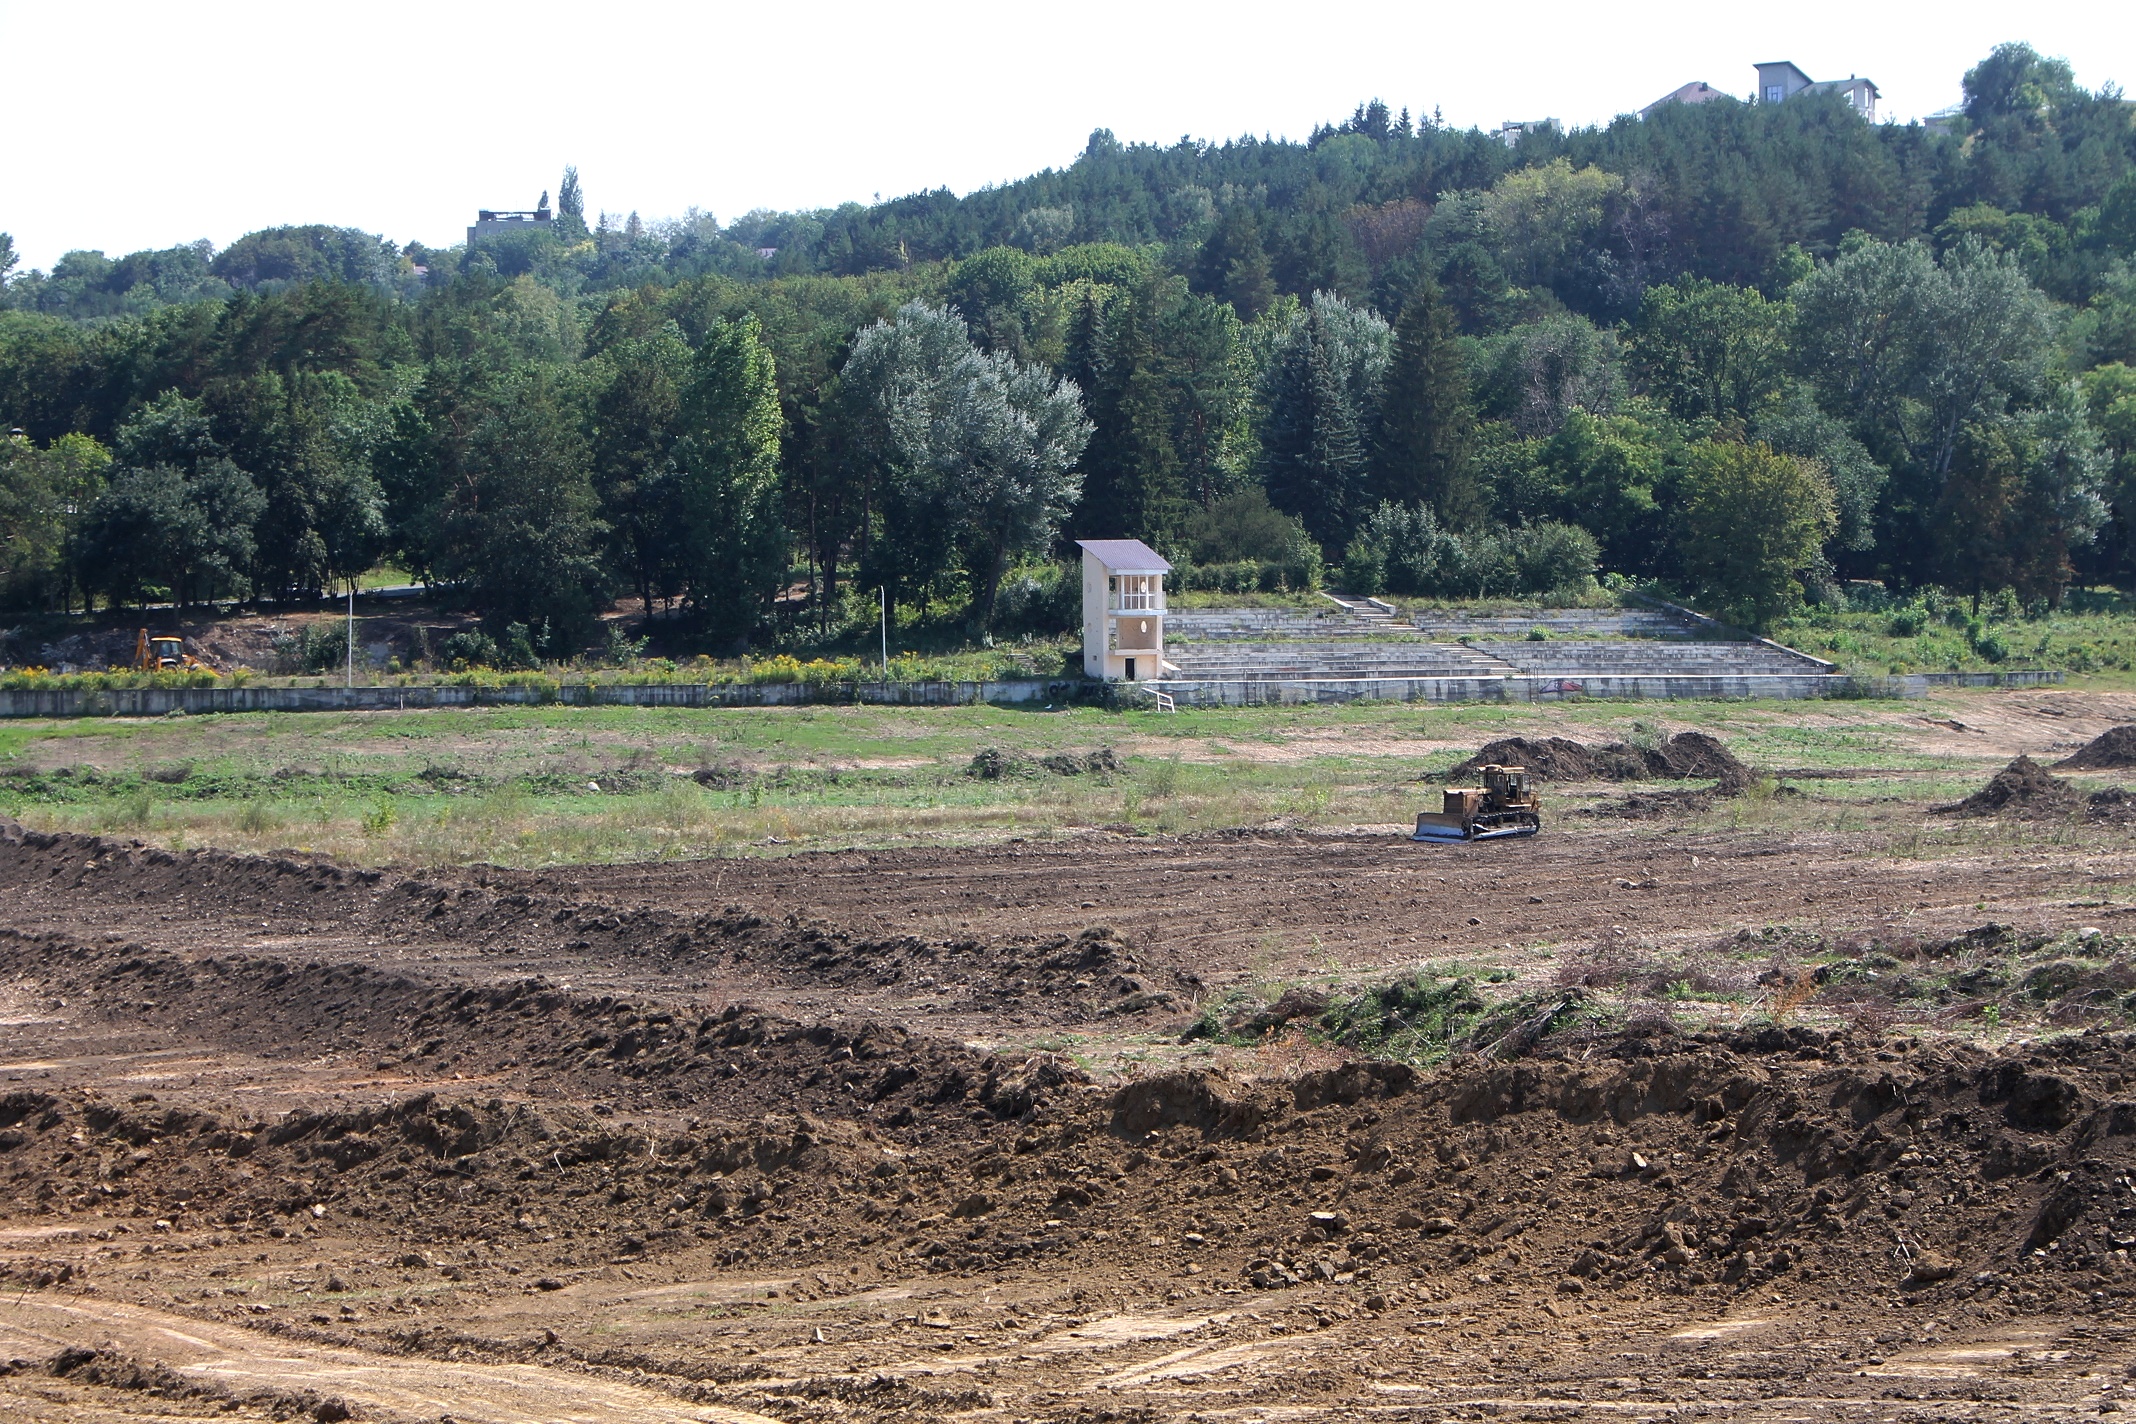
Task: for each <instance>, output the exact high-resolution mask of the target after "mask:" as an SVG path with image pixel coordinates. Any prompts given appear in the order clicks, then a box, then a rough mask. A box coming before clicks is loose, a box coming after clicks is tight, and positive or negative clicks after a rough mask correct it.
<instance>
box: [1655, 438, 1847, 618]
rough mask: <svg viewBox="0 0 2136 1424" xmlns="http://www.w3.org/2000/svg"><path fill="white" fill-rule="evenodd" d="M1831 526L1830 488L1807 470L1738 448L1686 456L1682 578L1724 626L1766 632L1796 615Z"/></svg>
mask: <svg viewBox="0 0 2136 1424" xmlns="http://www.w3.org/2000/svg"><path fill="white" fill-rule="evenodd" d="M1836 522H1837V515H1836V514H1835V513H1834V510H1833V504H1832V487H1831V482H1830V481H1829V480H1828V479H1827V478H1826V477H1825V474H1824V471H1822V470H1821V469H1819V468H1818V467H1817V466H1815V465H1813V464H1811V463H1810V462H1808V461H1806V460H1801V459H1798V458H1796V457H1795V456H1792V455H1781V454H1778V453H1775V452H1774V451H1773V449H1772V448H1771V447H1770V446H1766V445H1747V444H1742V443H1740V442H1736V441H1725V440H1724V441H1701V442H1699V443H1698V444H1697V445H1695V446H1693V447H1692V449H1691V452H1690V458H1689V460H1688V461H1687V462H1686V465H1685V469H1684V474H1683V515H1682V535H1681V539H1682V552H1683V568H1684V577H1685V578H1686V579H1688V580H1689V581H1690V582H1691V584H1692V586H1693V587H1694V588H1696V589H1698V590H1699V592H1700V593H1701V595H1702V596H1703V597H1704V599H1705V600H1706V606H1708V607H1710V608H1712V609H1713V610H1714V611H1715V612H1717V613H1719V614H1720V615H1721V616H1722V617H1724V618H1729V619H1732V620H1734V621H1735V622H1738V623H1740V624H1742V625H1743V626H1744V627H1746V628H1750V629H1752V630H1753V631H1757V632H1764V631H1766V630H1768V629H1770V628H1771V627H1772V625H1773V624H1774V623H1775V622H1777V621H1778V620H1779V619H1781V618H1784V617H1786V616H1787V615H1788V614H1789V613H1792V612H1794V611H1795V610H1796V609H1797V608H1799V607H1800V606H1801V604H1802V598H1803V594H1804V591H1805V589H1804V580H1805V578H1806V576H1808V575H1809V574H1810V573H1811V572H1813V571H1814V570H1816V569H1817V568H1818V567H1819V563H1820V560H1821V558H1822V554H1823V549H1824V544H1825V541H1826V540H1827V539H1829V538H1831V536H1832V531H1833V528H1834V527H1835V524H1836Z"/></svg>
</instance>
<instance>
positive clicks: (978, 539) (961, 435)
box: [843, 302, 1090, 627]
mask: <svg viewBox="0 0 2136 1424" xmlns="http://www.w3.org/2000/svg"><path fill="white" fill-rule="evenodd" d="M843 388H844V391H845V393H846V398H847V400H848V401H849V402H850V403H851V405H852V407H853V408H854V417H855V418H854V422H853V423H854V426H855V438H854V439H853V441H852V443H851V447H850V448H851V451H852V455H853V457H854V458H855V459H856V460H858V461H863V462H865V463H866V464H867V465H868V466H869V467H870V469H871V482H872V483H873V486H874V488H875V489H876V491H877V507H878V509H879V511H880V513H879V516H878V517H879V520H880V535H879V537H878V538H877V540H876V541H875V544H874V547H873V549H871V551H870V553H871V569H870V571H871V572H873V573H874V574H875V576H876V577H877V578H879V579H881V580H882V581H883V582H884V583H886V584H889V583H892V582H895V583H898V584H899V585H901V586H913V585H918V584H920V583H923V582H925V581H926V580H927V578H928V577H929V575H930V574H937V576H938V571H949V570H954V571H955V572H956V573H957V574H959V575H961V576H962V578H963V579H964V580H965V583H966V586H967V588H968V589H969V591H970V597H971V606H972V610H973V619H974V622H975V623H976V624H978V625H979V626H980V627H985V626H987V625H988V623H989V622H990V620H991V618H992V614H993V606H994V595H995V592H996V591H997V590H998V589H999V587H1000V583H1001V578H1002V576H1003V575H1004V574H1005V573H1006V572H1007V571H1008V567H1009V564H1010V561H1011V560H1012V559H1013V558H1014V557H1016V556H1017V555H1020V554H1027V553H1037V552H1040V551H1042V550H1044V549H1046V548H1048V547H1049V546H1050V545H1051V543H1052V541H1053V538H1054V536H1055V535H1056V534H1057V533H1058V532H1059V530H1060V527H1061V521H1062V520H1063V519H1064V518H1065V517H1066V516H1067V513H1068V510H1069V509H1070V508H1071V507H1072V505H1073V504H1074V502H1075V499H1076V496H1077V495H1078V494H1079V493H1080V487H1081V477H1080V475H1079V474H1078V473H1077V472H1076V461H1077V459H1078V458H1079V457H1080V456H1081V454H1082V452H1083V448H1084V446H1085V444H1086V443H1087V442H1088V440H1089V438H1090V423H1089V421H1087V420H1086V419H1084V417H1083V410H1082V398H1081V393H1080V392H1079V391H1078V390H1077V389H1076V387H1075V386H1074V385H1073V384H1072V383H1070V382H1067V381H1062V380H1058V379H1057V378H1055V377H1054V376H1052V375H1051V374H1050V373H1048V372H1046V371H1045V370H1043V369H1041V368H1038V367H1033V366H1026V365H1023V364H1022V363H1020V362H1018V361H1016V360H1015V358H1013V357H1010V356H1006V355H1003V354H1001V353H999V352H991V353H982V352H980V351H979V350H977V349H976V348H975V347H974V346H973V345H972V342H971V337H970V331H969V328H967V327H966V325H965V323H964V321H963V319H962V318H960V317H958V316H957V315H956V314H955V313H954V312H947V311H943V310H941V309H940V308H936V307H930V306H927V305H925V304H923V303H919V302H914V303H910V304H908V305H906V306H904V307H901V308H900V309H899V310H898V312H897V315H896V318H895V319H894V320H891V321H883V322H877V323H876V324H875V325H873V326H871V327H869V328H868V329H867V330H865V331H863V332H862V333H861V334H860V336H859V338H858V339H857V340H856V341H855V342H854V344H853V353H852V355H851V357H850V358H849V359H848V360H847V362H846V366H845V370H844V372H843Z"/></svg>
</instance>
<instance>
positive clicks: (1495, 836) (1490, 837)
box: [1469, 826, 1542, 841]
mask: <svg viewBox="0 0 2136 1424" xmlns="http://www.w3.org/2000/svg"><path fill="white" fill-rule="evenodd" d="M1541 830H1542V827H1541V826H1495V827H1493V828H1492V829H1490V830H1488V831H1478V832H1476V834H1474V835H1472V836H1470V837H1469V839H1470V840H1472V841H1502V840H1504V839H1505V838H1506V837H1508V836H1532V835H1535V834H1536V833H1537V832H1539V831H1541Z"/></svg>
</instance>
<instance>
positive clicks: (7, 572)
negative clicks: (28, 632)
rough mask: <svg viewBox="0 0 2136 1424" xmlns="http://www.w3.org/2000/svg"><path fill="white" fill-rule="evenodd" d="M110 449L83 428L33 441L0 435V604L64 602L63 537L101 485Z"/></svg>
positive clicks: (67, 594) (67, 577)
mask: <svg viewBox="0 0 2136 1424" xmlns="http://www.w3.org/2000/svg"><path fill="white" fill-rule="evenodd" d="M110 467H111V452H110V451H108V450H106V449H105V448H104V447H103V446H102V445H100V444H98V443H97V442H96V441H95V440H93V439H91V438H90V437H89V436H87V435H62V436H61V437H59V439H57V440H54V441H52V442H51V443H50V444H49V445H47V446H46V447H44V448H43V449H39V448H38V447H37V446H36V445H35V444H34V443H32V442H31V440H30V438H29V437H28V436H26V435H9V436H4V437H0V604H4V605H5V606H7V607H10V608H27V609H40V610H43V609H64V608H66V607H67V606H68V605H69V604H70V603H71V602H72V594H73V588H74V584H73V578H72V570H71V569H70V568H69V566H68V558H67V555H68V549H67V541H68V539H69V537H70V536H71V535H72V533H73V531H74V528H75V525H76V523H77V522H78V520H79V518H80V516H81V515H82V513H83V511H85V510H87V509H88V508H89V506H90V505H91V504H93V503H94V502H95V500H96V497H97V495H98V494H99V493H100V492H101V491H102V489H103V487H104V476H105V472H106V471H107V470H108V469H110Z"/></svg>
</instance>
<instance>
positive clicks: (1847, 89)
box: [1757, 59, 1883, 121]
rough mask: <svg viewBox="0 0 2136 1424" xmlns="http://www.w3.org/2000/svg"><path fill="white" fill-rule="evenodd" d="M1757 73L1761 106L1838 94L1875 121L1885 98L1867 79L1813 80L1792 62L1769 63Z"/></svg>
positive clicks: (1849, 105) (1759, 68) (1863, 115)
mask: <svg viewBox="0 0 2136 1424" xmlns="http://www.w3.org/2000/svg"><path fill="white" fill-rule="evenodd" d="M1757 69H1758V102H1759V103H1761V104H1784V103H1786V102H1787V101H1788V100H1790V99H1792V98H1794V97H1795V96H1796V95H1797V94H1837V95H1839V96H1840V97H1841V98H1842V99H1844V100H1846V101H1847V105H1848V107H1850V108H1851V109H1853V110H1854V112H1855V113H1857V114H1860V115H1861V116H1862V117H1863V118H1865V119H1869V120H1871V121H1874V120H1875V118H1876V101H1877V100H1878V99H1880V98H1882V97H1883V95H1882V94H1880V93H1879V92H1878V91H1877V87H1876V85H1874V84H1872V83H1870V82H1869V81H1868V80H1866V79H1862V78H1860V77H1858V76H1855V75H1851V74H1850V75H1848V76H1847V77H1846V78H1845V79H1812V78H1810V76H1809V75H1807V74H1804V73H1803V72H1802V70H1801V69H1800V68H1798V67H1797V66H1796V65H1795V63H1794V61H1792V60H1786V59H1775V60H1768V61H1767V62H1765V63H1764V64H1761V65H1759V66H1757Z"/></svg>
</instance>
